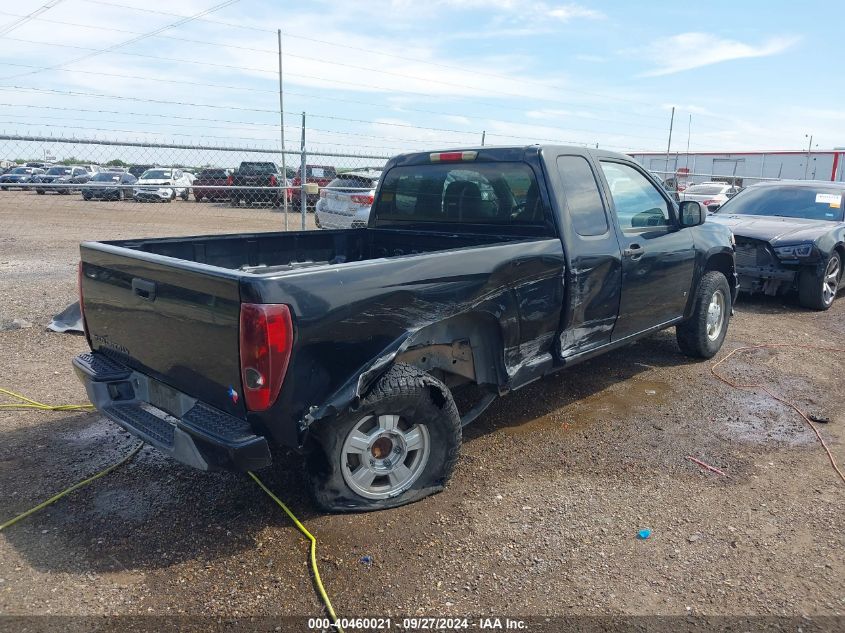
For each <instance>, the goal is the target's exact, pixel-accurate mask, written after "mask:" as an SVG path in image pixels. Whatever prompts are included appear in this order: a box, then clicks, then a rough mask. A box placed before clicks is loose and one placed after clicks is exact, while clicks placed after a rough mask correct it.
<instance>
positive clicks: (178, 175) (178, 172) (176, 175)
mask: <svg viewBox="0 0 845 633" xmlns="http://www.w3.org/2000/svg"><path fill="white" fill-rule="evenodd" d="M173 177H174V178H175V179H176V180H179V179H180V178H181V177H182V172H181V171H179V170H178V169H177V170H176V171H174V172H173Z"/></svg>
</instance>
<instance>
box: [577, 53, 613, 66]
mask: <svg viewBox="0 0 845 633" xmlns="http://www.w3.org/2000/svg"><path fill="white" fill-rule="evenodd" d="M575 59H577V60H578V61H579V62H590V63H593V64H600V63H602V62H605V61H607V60H606V59H605V58H604V57H602V56H601V55H587V54H586V53H581V54H579V55H576V56H575Z"/></svg>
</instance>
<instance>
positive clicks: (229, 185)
mask: <svg viewBox="0 0 845 633" xmlns="http://www.w3.org/2000/svg"><path fill="white" fill-rule="evenodd" d="M234 182H235V179H234V178H233V177H232V174H229V175H228V176H227V177H226V186H227V187H231V186H232V184H233V183H234Z"/></svg>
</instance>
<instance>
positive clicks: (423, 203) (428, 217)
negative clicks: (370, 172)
mask: <svg viewBox="0 0 845 633" xmlns="http://www.w3.org/2000/svg"><path fill="white" fill-rule="evenodd" d="M374 208H375V215H376V219H377V220H389V221H396V222H409V223H425V222H432V223H455V224H521V225H537V226H540V225H543V224H544V222H545V219H546V208H545V205H544V204H543V201H542V198H541V196H540V189H539V186H538V184H537V179H536V177H535V175H534V172H533V170H532V169H531V167H529V166H528V165H527V164H525V163H471V164H467V163H443V164H433V165H413V166H411V165H409V166H403V167H394V168H393V169H391V170H390V171H388V172H387V174H385V176H384V179H383V181H382V185H381V190H380V192H379V196H378V200H377V201H376V205H375V207H374Z"/></svg>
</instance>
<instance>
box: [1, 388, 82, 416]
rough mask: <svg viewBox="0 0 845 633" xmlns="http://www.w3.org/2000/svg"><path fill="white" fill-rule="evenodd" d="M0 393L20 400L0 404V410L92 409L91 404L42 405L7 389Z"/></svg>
mask: <svg viewBox="0 0 845 633" xmlns="http://www.w3.org/2000/svg"><path fill="white" fill-rule="evenodd" d="M0 393H3V394H6V395H7V396H9V397H10V398H14V399H15V400H20V402H16V403H14V404H0V409H40V410H42V411H84V410H87V409H93V408H94V405H93V404H56V405H53V404H44V403H43V402H38V401H37V400H33V399H32V398H27V397H26V396H22V395H21V394H19V393H15V392H14V391H9V390H8V389H3V388H2V387H0Z"/></svg>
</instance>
